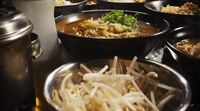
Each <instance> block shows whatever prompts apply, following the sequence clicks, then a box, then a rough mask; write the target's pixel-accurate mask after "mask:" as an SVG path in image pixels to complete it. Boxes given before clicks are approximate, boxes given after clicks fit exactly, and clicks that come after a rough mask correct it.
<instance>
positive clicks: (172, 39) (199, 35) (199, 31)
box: [166, 26, 200, 71]
mask: <svg viewBox="0 0 200 111" xmlns="http://www.w3.org/2000/svg"><path fill="white" fill-rule="evenodd" d="M185 39H200V26H184V27H179V28H176V29H174V30H173V31H171V32H169V34H168V35H167V43H166V45H167V49H168V50H169V52H170V53H171V55H172V57H173V58H174V60H176V61H178V62H179V63H180V64H181V65H182V66H186V67H190V68H193V69H197V70H199V71H200V69H199V68H200V59H197V58H194V57H192V56H190V55H188V54H185V53H184V52H182V51H180V50H178V49H177V48H176V47H175V43H177V42H180V41H181V40H185Z"/></svg>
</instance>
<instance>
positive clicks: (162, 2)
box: [144, 0, 200, 28]
mask: <svg viewBox="0 0 200 111" xmlns="http://www.w3.org/2000/svg"><path fill="white" fill-rule="evenodd" d="M187 1H188V0H178V1H173V0H156V1H149V2H146V3H145V4H144V7H145V8H146V9H147V11H148V12H149V13H151V14H153V15H156V16H160V17H162V18H164V19H166V20H167V21H168V22H169V23H170V25H171V28H175V27H179V26H184V25H197V24H198V25H200V15H180V14H171V13H164V12H161V8H162V7H165V6H167V5H170V6H181V5H183V4H184V3H186V2H187ZM190 2H192V3H194V4H196V5H198V6H199V8H200V5H199V2H198V1H196V0H194V1H190Z"/></svg>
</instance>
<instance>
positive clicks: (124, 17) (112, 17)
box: [101, 10, 138, 30]
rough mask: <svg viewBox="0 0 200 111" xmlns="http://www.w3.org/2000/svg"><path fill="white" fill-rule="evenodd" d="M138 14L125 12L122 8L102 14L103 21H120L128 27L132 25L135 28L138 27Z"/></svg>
mask: <svg viewBox="0 0 200 111" xmlns="http://www.w3.org/2000/svg"><path fill="white" fill-rule="evenodd" d="M137 17H138V14H134V15H128V14H125V13H124V12H123V11H122V10H112V11H111V12H109V13H107V14H106V15H105V16H102V17H101V19H102V20H103V21H105V22H106V21H109V22H111V23H119V24H122V25H125V26H128V27H131V28H132V29H133V30H137V29H138V23H137Z"/></svg>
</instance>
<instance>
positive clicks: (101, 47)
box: [56, 10, 170, 58]
mask: <svg viewBox="0 0 200 111" xmlns="http://www.w3.org/2000/svg"><path fill="white" fill-rule="evenodd" d="M110 11H111V10H90V11H89V10H88V11H83V12H81V13H76V14H71V15H66V16H63V17H61V18H59V19H57V22H56V23H57V29H58V37H59V38H60V40H61V41H62V44H63V46H64V47H65V49H67V51H68V52H69V53H70V54H71V55H72V56H74V57H76V58H100V57H106V56H113V55H120V56H131V57H132V56H133V55H136V56H140V57H145V56H146V55H147V54H148V53H149V52H150V51H151V50H152V49H153V48H154V46H155V44H156V43H158V42H161V41H162V40H163V38H164V37H163V34H165V33H166V32H167V31H168V29H169V27H170V26H169V24H168V22H167V21H165V20H164V19H161V18H158V17H154V16H152V15H149V14H145V13H141V12H134V11H124V12H125V13H128V14H135V13H138V19H139V20H142V21H145V22H148V23H150V24H152V25H153V26H155V27H157V28H159V29H160V31H159V32H158V33H155V34H153V35H151V36H146V37H135V38H112V39H102V38H86V37H77V36H75V35H69V34H66V33H64V32H62V31H59V30H62V28H63V27H62V26H63V24H65V23H71V22H74V21H78V20H83V19H89V18H91V17H93V18H99V17H101V16H102V15H104V14H106V13H108V12H110ZM60 26H61V27H60ZM66 26H67V25H66Z"/></svg>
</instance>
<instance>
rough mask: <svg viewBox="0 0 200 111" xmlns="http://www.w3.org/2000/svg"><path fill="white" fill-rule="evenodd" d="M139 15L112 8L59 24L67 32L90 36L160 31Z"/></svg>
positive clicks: (144, 34) (143, 33)
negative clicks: (90, 16)
mask: <svg viewBox="0 0 200 111" xmlns="http://www.w3.org/2000/svg"><path fill="white" fill-rule="evenodd" d="M137 16H138V15H137V14H134V15H131V14H126V13H124V12H123V11H121V10H112V11H111V12H109V13H106V14H105V15H103V16H102V17H99V18H95V19H94V18H90V19H84V20H78V21H75V22H72V23H64V24H63V23H57V24H62V30H63V32H64V33H66V34H69V35H74V36H78V37H89V38H105V39H109V38H131V37H145V36H151V35H153V34H155V33H157V32H159V29H158V28H156V27H154V26H153V25H151V24H150V23H148V22H145V21H141V20H138V18H137ZM60 22H63V21H60ZM57 27H59V26H57ZM59 29H60V28H59ZM60 31H61V30H60Z"/></svg>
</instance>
